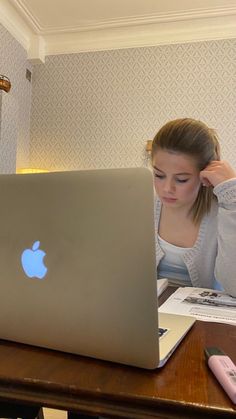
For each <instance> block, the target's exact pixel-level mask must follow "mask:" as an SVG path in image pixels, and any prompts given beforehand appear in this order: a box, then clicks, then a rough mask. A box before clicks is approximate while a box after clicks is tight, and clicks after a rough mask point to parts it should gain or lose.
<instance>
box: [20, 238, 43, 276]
mask: <svg viewBox="0 0 236 419" xmlns="http://www.w3.org/2000/svg"><path fill="white" fill-rule="evenodd" d="M39 246H40V242H39V241H36V242H34V244H33V246H32V249H25V250H24V251H23V253H22V255H21V264H22V268H23V270H24V272H25V273H26V275H27V276H28V277H29V278H33V277H35V278H39V279H43V278H44V277H45V275H46V273H47V268H46V266H45V265H44V262H43V258H44V256H45V255H46V253H45V252H44V251H43V250H41V249H39Z"/></svg>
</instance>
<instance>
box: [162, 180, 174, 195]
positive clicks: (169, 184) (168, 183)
mask: <svg viewBox="0 0 236 419" xmlns="http://www.w3.org/2000/svg"><path fill="white" fill-rule="evenodd" d="M174 189H175V186H174V182H173V180H172V179H166V180H165V184H164V191H165V192H168V193H170V192H173V191H174Z"/></svg>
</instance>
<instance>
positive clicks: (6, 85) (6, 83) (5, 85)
mask: <svg viewBox="0 0 236 419" xmlns="http://www.w3.org/2000/svg"><path fill="white" fill-rule="evenodd" d="M10 88H11V82H10V80H9V78H8V77H7V76H3V74H0V90H4V91H5V92H7V93H8V92H9V90H10Z"/></svg>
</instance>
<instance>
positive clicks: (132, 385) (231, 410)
mask: <svg viewBox="0 0 236 419" xmlns="http://www.w3.org/2000/svg"><path fill="white" fill-rule="evenodd" d="M168 292H170V291H169V290H168V291H166V295H165V296H164V297H162V298H166V296H167V295H168ZM206 346H217V347H219V348H221V349H222V350H223V351H224V352H225V353H226V354H227V355H229V356H230V357H231V358H232V360H233V361H234V362H235V363H236V349H235V348H236V327H235V326H230V325H226V324H219V323H208V322H200V321H197V322H196V323H195V324H194V326H193V328H192V329H191V330H190V331H189V333H188V334H187V336H186V337H185V338H184V340H183V342H182V343H181V344H180V345H179V347H178V348H177V349H176V351H175V352H174V354H173V355H172V356H171V358H170V359H169V360H168V362H167V364H166V365H165V366H164V367H163V368H160V369H156V370H154V371H147V370H142V369H139V368H134V367H127V366H123V365H118V364H114V363H111V362H105V361H99V360H95V359H90V358H86V357H80V356H77V355H72V354H66V353H62V352H58V351H53V350H47V349H41V348H37V347H33V346H29V345H24V344H17V343H13V342H8V341H3V340H2V341H0V359H1V362H0V399H2V400H7V401H17V402H24V403H29V404H33V405H34V404H41V405H43V406H47V407H51V408H59V409H66V410H75V411H80V412H84V413H86V412H87V413H89V412H90V413H93V414H100V415H101V416H107V417H113V418H132V419H135V418H137V419H147V418H179V419H180V418H181V419H184V418H199V417H200V416H201V417H202V418H204V419H205V418H217V417H219V418H232V417H236V406H235V405H233V403H232V402H231V400H230V399H229V398H228V396H227V395H226V393H225V392H224V391H223V389H222V388H221V386H220V385H219V383H218V382H217V380H216V379H215V377H214V376H213V374H212V373H211V371H210V370H209V369H208V367H207V365H206V362H205V359H204V348H205V347H206Z"/></svg>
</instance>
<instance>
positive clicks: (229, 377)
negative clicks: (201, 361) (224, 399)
mask: <svg viewBox="0 0 236 419" xmlns="http://www.w3.org/2000/svg"><path fill="white" fill-rule="evenodd" d="M204 352H205V355H206V359H207V363H208V366H209V368H210V369H211V370H212V372H213V374H214V375H215V377H216V378H217V380H218V381H219V383H220V384H221V385H222V387H223V389H224V390H225V392H226V393H227V394H228V396H229V397H230V399H231V400H232V402H233V403H234V404H236V366H235V364H234V363H233V362H232V360H231V359H230V358H229V357H228V356H227V355H226V354H225V353H224V352H222V351H221V350H220V349H218V348H206V349H205V351H204Z"/></svg>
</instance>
